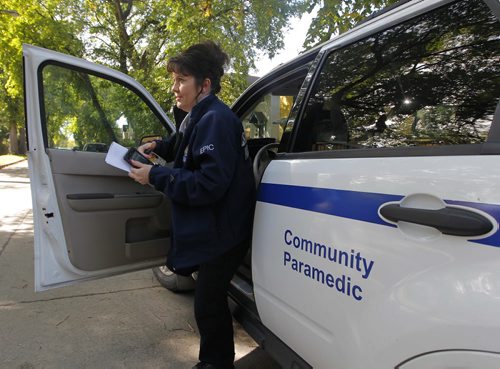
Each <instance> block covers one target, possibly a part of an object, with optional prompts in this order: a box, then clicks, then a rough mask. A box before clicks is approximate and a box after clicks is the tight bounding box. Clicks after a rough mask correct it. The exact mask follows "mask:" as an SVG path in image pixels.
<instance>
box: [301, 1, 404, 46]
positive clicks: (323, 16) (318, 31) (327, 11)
mask: <svg viewBox="0 0 500 369" xmlns="http://www.w3.org/2000/svg"><path fill="white" fill-rule="evenodd" d="M397 1H398V0H354V1H342V0H313V1H310V2H309V6H308V8H307V12H309V13H310V12H311V11H312V10H313V9H314V8H315V7H319V10H318V13H317V15H316V17H314V19H313V20H312V22H311V26H310V27H309V31H308V32H307V37H306V39H305V41H304V45H303V46H304V48H305V49H309V48H312V47H313V46H316V45H318V44H321V43H323V42H326V41H328V40H329V39H330V38H331V36H332V35H337V34H339V33H343V32H345V31H347V30H349V29H351V28H352V27H354V26H355V25H356V24H357V23H359V22H360V21H362V20H363V19H364V18H365V17H367V16H369V15H371V14H373V13H374V12H375V11H378V10H380V9H382V8H384V7H386V6H389V5H391V4H394V3H396V2H397Z"/></svg>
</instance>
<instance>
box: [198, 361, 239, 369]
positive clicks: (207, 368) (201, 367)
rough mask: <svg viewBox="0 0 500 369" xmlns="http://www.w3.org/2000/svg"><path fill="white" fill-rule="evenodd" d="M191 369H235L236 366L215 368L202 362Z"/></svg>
mask: <svg viewBox="0 0 500 369" xmlns="http://www.w3.org/2000/svg"><path fill="white" fill-rule="evenodd" d="M191 369H234V366H232V365H231V366H225V367H221V366H220V367H219V366H215V365H213V364H209V363H205V362H203V361H200V362H199V363H198V364H196V365H195V366H193V367H192V368H191Z"/></svg>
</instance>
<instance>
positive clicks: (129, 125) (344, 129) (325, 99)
mask: <svg viewBox="0 0 500 369" xmlns="http://www.w3.org/2000/svg"><path fill="white" fill-rule="evenodd" d="M499 16H500V3H499V2H498V1H497V0H458V1H457V0H453V1H451V0H413V1H402V2H400V3H398V4H397V5H396V6H393V7H391V8H389V9H387V10H385V11H383V12H381V13H380V14H378V15H376V16H374V17H371V18H369V19H368V20H366V21H365V22H363V23H362V24H360V25H359V26H357V27H355V28H354V29H353V30H351V31H349V32H346V33H345V34H343V35H340V36H339V37H336V38H334V39H332V40H331V41H329V42H327V43H326V44H324V45H322V46H321V47H319V48H317V49H315V50H312V51H310V52H308V53H306V54H304V55H302V56H299V57H298V58H297V59H296V60H293V61H291V62H290V63H287V64H285V65H282V66H280V67H279V68H277V69H276V70H274V71H272V72H271V73H270V74H269V75H268V76H265V77H263V78H262V79H260V80H259V81H257V82H256V83H255V84H254V85H252V86H251V87H250V88H249V89H248V90H247V91H246V92H245V93H244V94H243V95H242V97H241V98H240V99H239V100H238V101H237V102H236V103H235V104H234V105H233V109H234V111H235V112H236V113H237V114H238V115H239V116H240V117H241V119H242V121H243V124H244V125H245V130H246V132H247V135H248V137H249V138H250V139H251V143H252V146H253V147H254V148H255V152H256V155H255V165H254V168H255V171H256V174H257V177H258V181H259V184H258V185H259V192H258V201H257V205H256V210H255V221H254V227H253V228H254V232H253V240H252V251H251V256H249V258H248V259H247V261H246V263H245V264H244V265H243V266H242V267H241V269H240V270H239V272H238V274H237V275H236V276H235V278H234V280H233V284H232V289H231V296H230V297H231V299H232V300H233V301H234V302H235V304H236V307H235V316H236V318H237V319H239V320H240V321H241V322H242V323H243V325H244V327H245V328H246V329H247V331H248V332H249V333H250V334H251V335H252V336H253V337H254V338H255V339H256V340H257V341H258V342H259V343H260V344H262V346H263V347H264V348H265V349H266V350H268V351H269V352H270V353H271V354H272V355H273V356H274V357H275V358H276V359H277V361H278V362H280V364H281V365H282V366H283V367H285V368H296V369H298V368H312V367H313V368H323V369H354V368H375V369H378V368H399V369H413V368H426V369H427V368H431V369H432V368H436V369H437V368H452V367H453V368H456V367H460V368H477V369H479V368H481V369H485V368H486V369H493V368H499V367H500V315H499V312H500V231H499V221H500V122H499V119H500V118H499V117H500V108H498V99H499V95H500V89H499V76H500V63H499V51H500V23H499V20H498V18H499ZM24 63H25V79H26V87H27V88H26V108H27V122H28V138H29V165H30V173H31V185H32V191H33V192H32V193H33V201H34V205H33V208H34V209H33V214H34V220H35V246H36V258H35V263H36V278H37V280H36V286H37V289H38V290H43V289H47V288H50V287H54V286H59V285H65V284H68V283H72V282H73V281H79V280H88V279H93V278H99V277H102V276H106V275H111V274H118V273H124V272H126V271H129V270H135V269H140V268H149V267H153V266H157V265H161V263H163V262H164V255H165V254H166V246H168V242H169V224H170V222H169V203H168V200H167V199H166V198H165V197H164V196H163V195H162V194H161V193H157V192H155V191H154V190H153V189H150V188H147V187H143V186H139V185H137V184H136V183H135V182H133V181H131V180H130V179H129V178H128V177H127V176H126V174H125V173H124V172H121V171H119V170H117V169H114V168H112V167H110V166H108V165H106V164H105V162H104V156H105V154H104V153H98V152H85V151H78V150H62V149H60V147H64V144H67V146H68V148H71V147H83V145H84V144H85V143H86V142H103V143H106V144H109V143H111V141H118V142H121V143H123V144H125V145H127V144H130V143H133V142H136V141H134V140H136V139H137V138H139V137H141V136H143V135H146V134H157V133H158V132H161V130H162V129H163V130H164V131H163V132H162V134H163V135H168V134H169V132H171V131H172V130H173V127H174V125H173V124H172V123H170V122H169V120H168V119H167V117H166V115H165V114H164V113H163V112H162V111H161V109H160V108H159V106H158V104H157V103H156V102H155V101H154V100H153V98H152V97H151V96H150V95H149V94H148V93H147V92H146V91H145V90H144V89H143V88H142V87H141V86H140V85H138V84H137V83H136V82H135V81H133V80H132V79H130V78H129V77H127V76H125V75H123V74H120V73H119V72H116V71H112V70H109V69H106V68H104V67H101V66H98V65H95V64H92V63H89V62H85V61H82V60H79V59H76V58H72V57H69V56H66V55H62V54H58V53H54V52H51V51H48V50H43V49H40V48H36V47H32V46H25V49H24ZM119 101H121V102H122V104H123V106H122V107H120V108H117V105H116V104H117V102H119ZM83 102H85V104H83ZM61 104H64V109H61ZM70 125H71V127H74V126H75V125H76V127H77V129H76V130H75V131H73V132H72V134H71V135H69V134H66V136H65V137H61V136H64V135H65V132H68V129H69V127H70ZM125 127H126V129H125ZM162 127H166V128H162ZM270 142H271V146H265V147H264V148H262V149H260V150H258V149H259V146H262V145H265V144H268V143H270ZM273 147H274V150H273V149H272V148H273ZM276 151H277V152H276Z"/></svg>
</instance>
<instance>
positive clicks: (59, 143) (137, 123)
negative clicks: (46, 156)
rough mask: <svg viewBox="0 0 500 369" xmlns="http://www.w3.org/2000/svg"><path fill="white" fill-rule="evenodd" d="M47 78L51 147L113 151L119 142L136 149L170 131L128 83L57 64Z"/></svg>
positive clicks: (45, 92) (47, 127) (47, 128)
mask: <svg viewBox="0 0 500 369" xmlns="http://www.w3.org/2000/svg"><path fill="white" fill-rule="evenodd" d="M42 80H43V106H42V108H43V110H44V112H43V114H42V116H43V118H44V119H45V122H44V128H45V131H46V132H45V133H46V135H47V136H46V137H47V141H46V142H47V145H48V147H49V148H57V149H72V150H79V151H80V150H81V151H92V152H107V150H108V148H109V145H110V144H111V142H113V141H116V142H118V143H120V144H122V145H124V146H127V147H130V146H136V145H137V144H138V142H139V141H140V139H141V137H144V136H147V135H151V134H166V130H165V128H164V126H163V124H162V123H161V121H160V119H159V118H158V117H157V116H156V115H155V114H154V113H153V111H152V110H151V109H150V108H149V106H148V105H147V104H146V103H145V102H144V100H142V99H141V97H140V96H139V95H137V94H136V93H135V92H134V91H132V90H131V89H129V88H128V87H126V86H124V85H122V84H119V83H117V82H114V81H111V80H108V79H105V78H102V77H99V76H95V75H92V74H88V73H86V72H83V71H78V70H73V69H68V68H66V67H64V66H60V65H53V64H48V65H45V66H44V67H43V69H42Z"/></svg>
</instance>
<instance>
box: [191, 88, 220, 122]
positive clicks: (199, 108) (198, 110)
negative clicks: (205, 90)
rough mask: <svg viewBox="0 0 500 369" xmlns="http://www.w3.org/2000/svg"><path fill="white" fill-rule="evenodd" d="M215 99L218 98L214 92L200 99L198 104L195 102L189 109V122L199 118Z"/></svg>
mask: <svg viewBox="0 0 500 369" xmlns="http://www.w3.org/2000/svg"><path fill="white" fill-rule="evenodd" d="M216 100H219V99H218V97H217V96H215V95H214V94H210V95H208V96H207V97H205V98H204V99H203V100H201V101H200V102H199V103H198V104H196V105H195V106H194V107H193V109H192V110H191V119H190V121H191V123H192V122H197V121H198V120H200V118H201V117H202V116H203V114H205V112H206V110H207V108H208V107H209V106H210V105H211V104H212V103H213V102H214V101H216Z"/></svg>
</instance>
